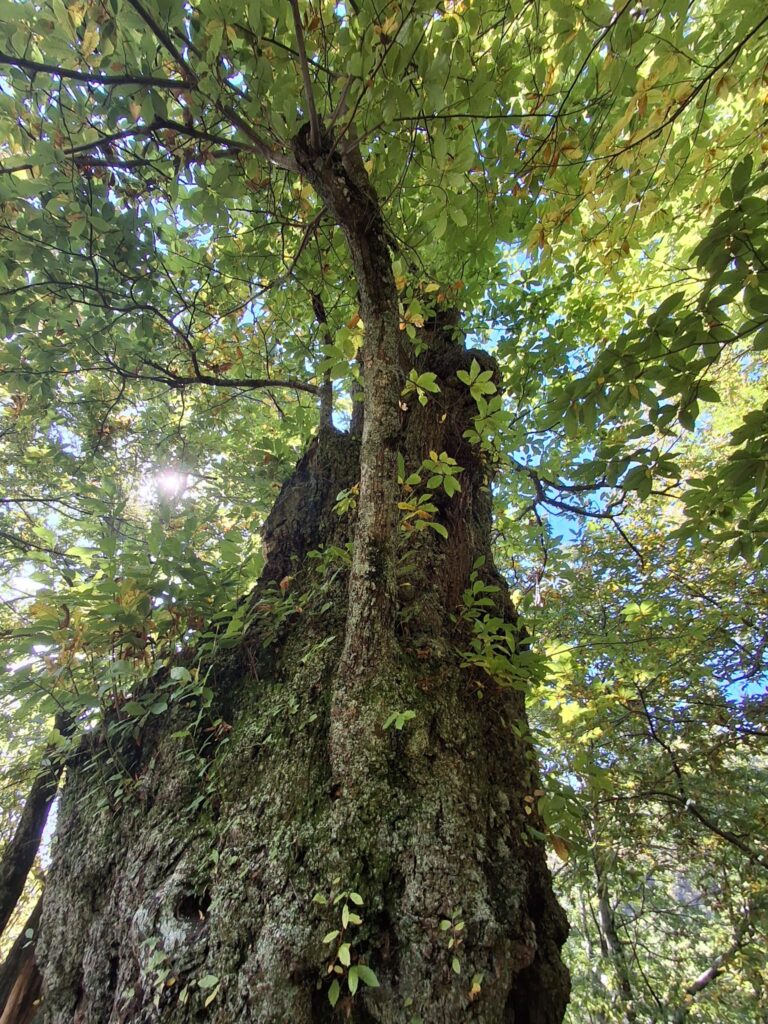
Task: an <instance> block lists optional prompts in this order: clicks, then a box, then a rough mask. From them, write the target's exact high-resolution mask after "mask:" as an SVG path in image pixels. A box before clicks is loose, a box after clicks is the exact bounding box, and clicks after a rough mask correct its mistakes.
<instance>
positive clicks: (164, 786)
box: [37, 125, 569, 1024]
mask: <svg viewBox="0 0 768 1024" xmlns="http://www.w3.org/2000/svg"><path fill="white" fill-rule="evenodd" d="M294 159H295V163H296V166H297V167H298V170H299V172H300V173H301V174H302V176H303V177H304V178H305V180H307V181H308V182H309V183H310V184H312V186H313V187H314V189H315V191H316V192H317V194H318V195H319V196H320V197H321V198H322V200H323V202H324V203H325V205H326V208H327V209H328V211H329V212H330V214H331V215H332V217H333V218H334V220H335V221H336V223H337V224H338V225H339V227H340V228H341V229H342V231H343V233H344V236H345V238H346V242H347V246H348V249H349V253H350V262H351V267H352V271H353V273H354V276H355V280H356V283H357V286H358V290H359V298H360V312H361V316H362V318H363V321H364V324H365V333H364V347H363V364H364V418H363V428H362V435H361V437H360V438H359V439H358V438H357V437H356V436H355V435H353V434H340V433H339V432H337V431H335V430H334V429H333V428H332V427H331V426H330V425H329V424H328V422H327V421H328V417H327V416H326V417H325V422H324V425H323V427H322V428H321V430H320V432H319V434H318V437H317V438H316V439H315V441H314V442H313V443H312V445H311V446H310V448H309V450H308V451H307V453H306V454H305V456H304V458H303V459H302V460H301V462H300V464H299V466H298V467H297V470H296V472H295V473H294V475H293V476H292V478H291V479H290V480H289V481H288V482H287V483H286V485H285V486H284V488H283V490H282V492H281V494H280V497H279V499H278V501H277V504H276V506H275V509H274V510H273V512H272V514H271V516H270V518H269V520H268V522H267V525H266V530H265V538H264V539H265V548H266V551H267V555H268V561H267V565H266V568H265V571H264V575H263V578H262V580H261V582H260V585H259V588H258V591H257V593H256V595H255V597H254V598H253V610H254V612H255V614H256V620H255V623H254V625H253V627H252V628H251V629H250V631H249V632H248V634H247V635H246V637H245V638H244V640H243V642H242V643H241V644H240V646H239V647H238V648H237V649H236V650H234V651H229V652H224V653H222V654H221V655H220V656H219V657H218V658H214V659H212V660H211V661H210V662H209V663H208V664H206V665H204V666H202V670H203V672H204V673H206V680H207V685H208V687H209V688H210V689H211V690H212V692H213V695H214V698H213V706H212V707H211V708H210V710H209V716H210V720H209V721H208V722H204V723H202V724H198V725H195V724H194V723H195V722H197V720H198V718H199V708H197V707H195V706H194V701H192V702H187V703H186V704H183V703H182V705H181V706H178V704H172V705H171V711H170V712H169V713H168V717H167V720H164V721H160V720H155V721H154V722H153V724H152V725H151V726H150V727H148V728H146V729H145V730H144V733H143V734H142V735H141V736H139V737H135V738H133V739H132V740H131V741H130V742H128V741H126V742H124V744H123V747H124V749H123V750H122V751H121V757H120V763H121V764H122V765H123V766H124V767H125V769H126V774H125V778H124V779H123V780H122V782H120V783H119V785H118V786H117V789H115V786H114V785H113V783H109V784H104V783H100V782H99V781H98V780H99V779H100V778H109V777H110V775H113V771H112V772H104V773H100V772H98V771H95V770H94V766H95V765H97V764H98V762H99V760H100V759H101V758H106V757H107V756H108V755H111V754H112V753H113V752H114V747H115V741H114V739H113V740H112V741H111V743H110V745H109V749H108V748H107V746H106V745H104V746H103V747H102V746H100V745H99V743H98V741H96V742H94V743H92V744H90V745H89V748H88V749H83V751H82V752H81V754H80V756H79V760H78V761H77V763H75V764H73V765H71V766H70V767H69V769H68V779H67V785H66V787H65V792H64V795H63V799H62V805H61V810H60V814H59V826H58V833H57V842H56V844H55V853H54V857H53V863H52V865H51V868H50V872H49V877H48V883H47V887H46V894H45V903H44V911H43V921H42V926H41V936H40V939H39V941H38V946H37V960H38V963H39V964H40V965H41V970H42V974H43V992H44V1008H43V1011H42V1020H43V1021H44V1022H45V1024H85V1022H87V1024H92V1022H94V1024H95V1022H104V1024H107V1022H108V1024H118V1022H128V1021H130V1022H137V1024H139V1022H147V1024H149V1022H162V1024H177V1022H178V1024H181V1022H185V1024H186V1022H190V1024H191V1022H193V1021H203V1020H206V1021H216V1022H219V1024H234V1022H236V1021H237V1022H254V1024H255V1022H260V1024H267V1022H273V1024H278V1022H291V1024H315V1022H321V1021H330V1020H335V1019H348V1020H352V1021H358V1022H362V1024H367V1022H373V1021H377V1022H381V1024H390V1022H391V1024H396V1022H397V1024H407V1022H412V1021H419V1020H421V1021H424V1022H436V1024H437V1022H440V1024H453V1022H458V1021H461V1022H465V1021H482V1022H486V1024H495V1022H514V1024H556V1022H558V1021H560V1020H561V1019H562V1015H563V1012H564V1009H565V1004H566V1001H567V997H568V987H569V986H568V977H567V973H566V971H565V969H564V968H563V966H562V963H561V960H560V947H561V945H562V943H563V941H564V939H565V935H566V931H567V926H566V923H565V920H564V917H563V914H562V912H561V910H560V908H559V907H558V905H557V903H556V902H555V899H554V897H553V894H552V889H551V880H550V877H549V874H548V872H547V868H546V864H545V857H544V852H543V850H542V848H541V847H540V845H538V844H537V842H536V840H535V837H533V836H532V834H531V832H530V829H529V826H530V823H531V819H530V818H529V817H527V816H526V814H525V813H524V797H525V796H529V795H530V794H531V793H532V792H533V790H534V789H535V788H536V785H537V782H536V775H535V765H534V755H533V753H532V750H531V748H530V745H529V743H528V741H527V740H526V738H525V737H526V728H525V709H524V701H523V696H522V694H520V693H518V692H511V691H504V690H502V689H500V688H499V687H497V686H496V685H495V684H494V683H493V682H492V681H491V680H490V679H488V678H486V677H484V676H483V674H482V673H481V672H480V671H479V670H476V669H475V670H472V669H468V668H466V667H463V664H462V663H463V661H464V654H463V652H464V651H465V650H466V648H467V645H468V642H469V636H470V634H471V626H470V624H469V623H468V622H467V621H466V618H465V617H464V616H462V607H463V603H462V594H463V593H464V591H465V589H466V588H467V586H468V584H469V582H470V575H471V572H472V570H473V565H475V564H476V562H477V560H478V559H481V558H482V559H484V560H485V561H484V564H483V566H482V568H481V569H479V570H478V571H480V573H481V575H482V576H483V578H484V579H485V581H486V582H488V583H492V584H493V585H494V586H496V587H498V590H496V591H494V598H493V600H494V603H495V613H496V614H497V616H498V618H499V619H500V620H505V621H507V622H513V620H514V613H513V610H512V607H511V605H510V603H509V600H508V597H507V594H506V589H505V587H504V583H503V580H502V579H501V577H500V576H499V574H498V573H497V571H496V570H495V568H494V567H493V563H492V558H491V551H490V525H491V506H490V495H489V490H488V473H489V467H488V466H487V465H486V464H485V461H484V459H483V456H482V453H481V452H480V451H479V449H477V448H472V447H471V446H470V445H469V444H468V443H467V441H466V440H465V439H464V436H463V435H464V432H465V430H466V429H467V427H468V426H469V425H470V423H471V420H472V417H473V414H474V412H475V409H474V402H473V400H472V399H471V397H470V395H469V392H468V389H467V388H466V387H465V386H464V385H462V384H460V383H459V381H458V379H457V376H456V372H457V370H459V369H469V367H470V365H471V361H472V358H477V359H478V360H479V361H481V362H483V363H484V364H485V365H491V364H490V361H489V358H488V356H487V355H486V354H485V353H483V352H467V351H466V349H465V348H464V346H463V344H461V342H460V341H458V340H457V338H456V337H455V329H454V326H452V325H451V324H450V323H444V324H437V323H435V324H433V325H432V328H431V330H428V331H427V332H426V333H425V336H424V338H423V339H422V341H423V344H424V348H423V351H422V354H421V356H419V358H418V359H417V360H416V362H417V368H419V369H420V371H424V370H426V369H429V370H431V371H433V372H434V373H435V374H436V375H437V379H438V382H439V385H440V388H441V392H440V394H439V395H437V396H435V398H434V399H433V400H432V401H430V402H429V403H428V404H427V405H426V406H422V405H420V404H419V403H418V402H417V401H414V402H412V403H411V405H410V408H408V409H405V408H401V406H400V403H399V397H400V389H401V386H402V378H403V373H404V371H406V372H407V370H408V369H409V368H410V367H409V365H408V364H406V363H405V362H404V361H403V356H402V353H401V346H400V332H399V316H398V300H397V291H396V287H395V282H394V277H393V274H392V266H391V260H390V254H389V242H388V239H387V233H386V228H385V225H384V221H383V218H382V215H381V210H380V206H379V203H378V200H377V197H376V194H375V192H374V191H373V189H372V187H371V185H370V182H369V181H368V178H367V175H366V173H365V169H364V167H363V163H362V160H361V159H360V155H359V152H358V151H357V149H356V147H355V146H354V145H351V144H350V142H349V139H348V140H347V143H346V145H345V146H344V147H343V148H340V147H338V146H337V145H336V144H335V142H334V140H333V138H332V137H331V136H330V135H328V134H327V133H326V132H325V130H324V129H323V127H322V125H317V126H316V130H315V131H310V130H309V129H306V130H304V131H302V132H300V133H299V136H298V137H297V139H296V140H295V142H294ZM412 363H413V353H411V357H410V364H411V365H412ZM430 451H435V452H447V453H448V454H449V455H450V456H452V457H453V458H455V459H456V460H457V462H458V463H459V465H461V466H462V467H463V472H462V475H461V491H460V492H459V493H458V494H456V495H454V496H453V498H451V499H448V498H447V496H446V495H445V494H444V493H443V492H441V496H436V498H435V499H434V500H435V504H436V505H437V506H438V510H437V516H438V520H439V522H440V523H441V524H442V525H443V526H444V527H445V528H446V529H447V531H448V539H447V540H445V539H444V538H443V537H441V536H438V535H437V534H436V533H435V532H433V531H432V530H430V529H426V530H424V531H421V532H420V531H417V530H413V531H411V532H407V531H405V530H402V529H400V527H399V524H398V519H397V502H398V498H399V497H402V494H401V493H400V491H399V489H398V483H397V477H396V468H395V467H396V457H397V454H398V452H399V453H400V454H402V456H403V458H404V461H405V465H406V467H407V470H408V472H412V471H414V470H416V469H418V468H419V467H420V466H421V464H422V461H423V459H424V458H425V457H427V456H428V454H429V452H430ZM355 485H356V486H357V488H358V500H357V508H356V510H354V512H350V513H349V514H348V515H346V516H343V517H339V516H338V515H337V514H336V513H335V511H334V504H335V502H336V496H337V494H338V492H339V491H340V490H342V489H344V488H351V487H354V486H355ZM347 545H351V555H350V554H349V553H348V551H349V550H350V548H348V547H347ZM161 682H162V681H161V680H159V681H158V685H161ZM481 693H482V694H483V699H482V700H480V699H478V698H479V695H480V694H481ZM405 711H408V712H409V713H411V715H410V717H409V720H408V721H407V723H405V721H404V720H403V722H402V723H401V724H403V723H404V724H403V728H402V729H398V728H396V727H392V728H390V729H385V728H384V724H385V722H386V720H387V719H388V717H389V716H390V715H391V714H392V713H393V712H405ZM217 722H218V724H217ZM344 893H353V894H354V895H349V896H344V895H343V894H344ZM329 933H331V934H330V937H329ZM332 933H337V934H332ZM324 939H325V941H324ZM361 968H362V970H361ZM366 968H367V969H368V970H366ZM370 972H375V976H374V974H371V973H370ZM356 980H357V981H358V982H359V987H357V990H356V991H355V981H356ZM376 981H378V984H376V985H375V986H374V985H368V984H366V982H376ZM335 983H338V989H339V992H338V1000H337V1001H336V1007H335V1009H333V1008H332V1006H331V1000H329V995H332V996H334V997H335V995H336V992H335V989H336V987H337V985H336V984H335ZM350 983H351V984H350ZM206 1003H207V1004H208V1005H207V1006H206V1005H205V1004H206Z"/></svg>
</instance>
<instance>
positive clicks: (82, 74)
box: [0, 52, 189, 89]
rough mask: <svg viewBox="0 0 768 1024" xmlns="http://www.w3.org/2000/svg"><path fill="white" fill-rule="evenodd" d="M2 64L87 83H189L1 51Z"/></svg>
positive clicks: (180, 85)
mask: <svg viewBox="0 0 768 1024" xmlns="http://www.w3.org/2000/svg"><path fill="white" fill-rule="evenodd" d="M0 65H6V66H8V67H12V68H18V69H19V70H21V71H31V72H33V73H38V72H39V73H40V74H44V75H51V76H52V77H54V78H68V79H72V80H73V81H75V82H84V83H85V84H86V85H103V86H112V85H148V86H153V87H154V88H156V89H187V88H188V87H189V86H188V83H187V82H184V81H182V80H181V79H178V78H154V77H153V76H151V75H97V74H94V73H93V72H90V71H74V70H72V69H70V68H58V67H56V66H55V65H54V64H41V63H40V62H39V61H36V60H27V58H26V57H11V56H10V54H7V53H2V52H0Z"/></svg>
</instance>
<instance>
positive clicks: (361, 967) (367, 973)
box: [354, 964, 379, 988]
mask: <svg viewBox="0 0 768 1024" xmlns="http://www.w3.org/2000/svg"><path fill="white" fill-rule="evenodd" d="M354 969H355V970H356V971H357V975H358V977H359V978H360V980H361V981H362V982H363V984H364V985H367V986H368V988H378V987H379V979H378V978H377V977H376V975H375V974H374V972H373V971H372V970H371V968H370V967H366V965H365V964H357V965H356V967H355V968H354Z"/></svg>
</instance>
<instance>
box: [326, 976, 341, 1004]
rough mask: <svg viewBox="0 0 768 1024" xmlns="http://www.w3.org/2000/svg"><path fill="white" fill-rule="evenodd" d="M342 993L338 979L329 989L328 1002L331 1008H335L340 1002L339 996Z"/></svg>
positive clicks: (334, 980)
mask: <svg viewBox="0 0 768 1024" xmlns="http://www.w3.org/2000/svg"><path fill="white" fill-rule="evenodd" d="M340 993H341V987H340V985H339V983H338V981H337V979H336V978H334V979H333V981H332V982H331V986H330V988H329V989H328V1002H329V1003H330V1004H331V1006H335V1005H336V1003H338V1001H339V994H340Z"/></svg>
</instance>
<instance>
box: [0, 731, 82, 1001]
mask: <svg viewBox="0 0 768 1024" xmlns="http://www.w3.org/2000/svg"><path fill="white" fill-rule="evenodd" d="M70 728H71V724H70V723H69V721H68V720H67V721H65V719H64V716H62V715H58V716H57V718H56V729H57V730H58V731H59V732H62V733H68V732H69V730H70ZM61 772H62V763H61V757H60V754H59V752H57V751H56V750H55V748H53V747H46V749H45V753H44V755H43V765H42V766H41V767H40V768H39V770H38V771H37V773H36V775H35V777H34V779H33V781H32V785H31V786H30V789H29V793H28V795H27V799H26V801H25V803H24V807H23V809H22V812H21V816H20V817H19V822H18V824H17V826H16V831H15V832H14V834H13V836H12V837H11V839H10V841H9V842H8V843H7V845H6V846H4V847H3V851H2V855H0V934H2V933H3V932H4V931H5V928H6V925H7V924H8V922H9V920H10V919H11V915H12V914H13V912H14V910H15V909H16V906H17V904H18V902H19V900H20V899H21V896H22V893H23V891H24V886H25V885H26V882H27V877H28V875H29V872H30V871H31V870H32V865H33V864H34V861H35V857H37V851H38V850H39V849H40V841H41V840H42V837H43V831H44V829H45V823H46V822H47V821H48V815H49V813H50V810H51V806H52V804H53V801H54V800H55V799H56V792H57V790H58V788H59V779H60V778H61ZM0 1009H2V1003H1V1002H0Z"/></svg>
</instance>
